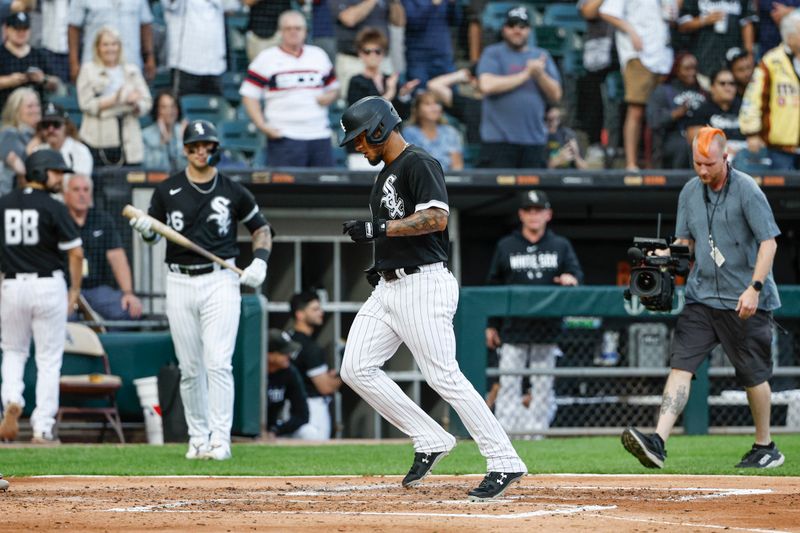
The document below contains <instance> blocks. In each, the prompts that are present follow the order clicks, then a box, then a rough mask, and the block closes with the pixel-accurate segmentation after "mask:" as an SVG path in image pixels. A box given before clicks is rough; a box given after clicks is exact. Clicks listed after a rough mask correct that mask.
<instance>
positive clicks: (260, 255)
mask: <svg viewBox="0 0 800 533" xmlns="http://www.w3.org/2000/svg"><path fill="white" fill-rule="evenodd" d="M270 253H271V252H270V251H269V250H267V249H266V248H256V249H255V250H253V257H254V258H256V259H261V260H262V261H264V262H265V263H268V262H269V256H270Z"/></svg>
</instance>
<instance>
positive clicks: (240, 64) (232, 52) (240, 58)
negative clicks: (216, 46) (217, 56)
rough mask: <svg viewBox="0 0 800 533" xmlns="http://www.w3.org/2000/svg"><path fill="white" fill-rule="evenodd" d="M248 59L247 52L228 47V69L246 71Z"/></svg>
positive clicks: (248, 63)
mask: <svg viewBox="0 0 800 533" xmlns="http://www.w3.org/2000/svg"><path fill="white" fill-rule="evenodd" d="M249 66H250V60H248V59H247V52H246V51H245V50H239V49H236V48H229V49H228V70H229V71H233V72H247V67H249Z"/></svg>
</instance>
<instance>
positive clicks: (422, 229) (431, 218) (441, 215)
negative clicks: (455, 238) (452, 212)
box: [386, 207, 448, 237]
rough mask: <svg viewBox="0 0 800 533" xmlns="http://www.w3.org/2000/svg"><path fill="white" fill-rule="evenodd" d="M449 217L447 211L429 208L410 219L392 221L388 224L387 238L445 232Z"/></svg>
mask: <svg viewBox="0 0 800 533" xmlns="http://www.w3.org/2000/svg"><path fill="white" fill-rule="evenodd" d="M447 216H448V214H447V211H445V210H444V209H439V208H438V207H429V208H428V209H423V210H422V211H417V212H416V213H414V214H413V215H411V216H409V217H406V218H401V219H399V220H390V221H389V222H388V223H387V224H386V236H387V237H411V236H414V235H426V234H428V233H435V232H437V231H444V229H445V228H446V227H447Z"/></svg>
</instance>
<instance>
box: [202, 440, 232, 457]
mask: <svg viewBox="0 0 800 533" xmlns="http://www.w3.org/2000/svg"><path fill="white" fill-rule="evenodd" d="M230 458H231V445H230V444H228V443H227V442H224V443H216V444H212V445H211V446H210V447H209V449H208V451H207V452H206V459H213V460H215V461H226V460H228V459H230Z"/></svg>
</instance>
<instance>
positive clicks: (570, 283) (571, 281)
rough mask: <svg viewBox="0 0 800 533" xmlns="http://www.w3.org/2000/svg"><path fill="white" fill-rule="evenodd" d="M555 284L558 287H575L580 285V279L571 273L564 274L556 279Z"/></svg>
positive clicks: (554, 279)
mask: <svg viewBox="0 0 800 533" xmlns="http://www.w3.org/2000/svg"><path fill="white" fill-rule="evenodd" d="M553 282H554V283H555V284H556V285H561V286H563V287H575V286H576V285H578V278H576V277H575V276H573V275H572V274H570V273H569V272H564V273H563V274H561V275H560V276H556V277H554V278H553Z"/></svg>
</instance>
